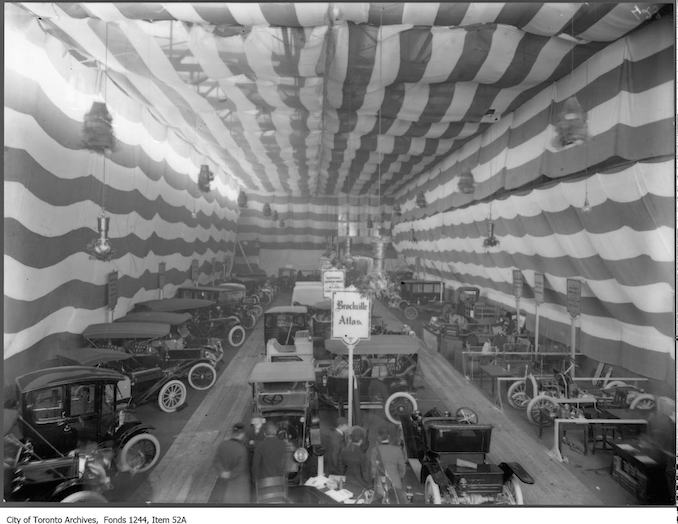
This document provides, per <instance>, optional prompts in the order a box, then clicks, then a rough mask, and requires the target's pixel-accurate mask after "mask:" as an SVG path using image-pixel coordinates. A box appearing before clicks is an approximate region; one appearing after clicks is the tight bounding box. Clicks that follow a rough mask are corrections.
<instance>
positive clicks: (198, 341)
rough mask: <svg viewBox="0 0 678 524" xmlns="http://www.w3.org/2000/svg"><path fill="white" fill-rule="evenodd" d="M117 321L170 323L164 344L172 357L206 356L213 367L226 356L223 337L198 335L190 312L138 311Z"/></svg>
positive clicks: (190, 357) (116, 320)
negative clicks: (193, 330)
mask: <svg viewBox="0 0 678 524" xmlns="http://www.w3.org/2000/svg"><path fill="white" fill-rule="evenodd" d="M115 322H143V323H151V324H154V323H157V324H169V326H170V334H169V336H168V340H166V341H164V342H165V344H163V346H164V347H165V348H166V349H167V350H168V351H171V354H170V355H169V356H170V358H171V359H187V360H188V359H192V358H206V359H207V360H209V361H210V363H211V364H212V366H213V367H215V368H216V367H217V366H218V365H219V363H220V362H221V361H222V360H223V358H224V349H223V346H222V345H221V339H219V338H217V337H211V338H210V337H201V336H196V335H195V334H194V333H193V332H192V331H191V329H195V328H194V327H193V317H192V316H191V314H190V313H172V312H165V311H136V312H132V313H127V314H126V315H125V316H124V317H120V318H116V319H115Z"/></svg>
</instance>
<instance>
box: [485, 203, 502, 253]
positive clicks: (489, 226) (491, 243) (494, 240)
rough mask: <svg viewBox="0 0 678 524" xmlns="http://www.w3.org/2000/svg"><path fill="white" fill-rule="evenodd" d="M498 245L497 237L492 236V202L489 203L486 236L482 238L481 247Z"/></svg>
mask: <svg viewBox="0 0 678 524" xmlns="http://www.w3.org/2000/svg"><path fill="white" fill-rule="evenodd" d="M497 245H499V239H498V238H497V237H495V236H494V222H493V221H492V204H490V216H489V217H488V220H487V238H485V239H484V240H483V247H494V246H497Z"/></svg>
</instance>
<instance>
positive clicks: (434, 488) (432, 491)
mask: <svg viewBox="0 0 678 524" xmlns="http://www.w3.org/2000/svg"><path fill="white" fill-rule="evenodd" d="M424 503H425V504H442V503H443V501H442V497H441V496H440V486H438V484H436V481H435V480H433V477H432V476H431V475H429V476H427V477H426V482H424Z"/></svg>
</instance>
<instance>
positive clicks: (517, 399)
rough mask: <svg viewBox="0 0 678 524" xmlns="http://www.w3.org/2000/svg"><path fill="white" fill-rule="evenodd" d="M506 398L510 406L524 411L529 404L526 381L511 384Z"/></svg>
mask: <svg viewBox="0 0 678 524" xmlns="http://www.w3.org/2000/svg"><path fill="white" fill-rule="evenodd" d="M506 398H507V400H508V403H509V406H511V407H512V408H516V409H524V408H525V407H526V406H527V403H528V402H529V399H528V397H527V394H526V393H525V381H524V380H518V381H516V382H514V383H513V384H511V385H510V386H509V388H508V391H507V392H506Z"/></svg>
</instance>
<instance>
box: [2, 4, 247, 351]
mask: <svg viewBox="0 0 678 524" xmlns="http://www.w3.org/2000/svg"><path fill="white" fill-rule="evenodd" d="M7 13H8V14H9V15H10V16H8V18H7V20H6V25H5V49H6V52H5V91H4V92H5V127H4V133H5V149H4V173H5V179H4V186H3V191H4V208H5V216H4V228H5V237H4V238H5V241H4V246H5V253H4V275H5V278H4V358H5V360H6V361H7V359H11V357H15V356H19V357H20V358H22V359H23V358H24V357H25V355H29V357H26V358H31V359H32V361H33V362H34V361H35V359H36V354H41V352H42V354H44V351H47V350H48V348H49V346H50V345H51V346H53V347H54V346H55V344H56V345H58V344H59V340H71V339H72V337H70V338H69V334H77V333H81V332H82V330H83V329H84V328H85V327H86V326H87V325H89V324H91V323H94V322H102V321H105V320H107V315H108V314H107V309H106V279H107V275H108V273H109V272H111V271H118V275H119V282H118V297H119V299H118V305H117V307H116V309H115V312H114V313H115V316H120V315H122V314H124V313H125V312H127V310H128V309H129V308H130V307H131V305H132V304H134V303H135V302H137V301H140V300H144V299H149V298H157V296H158V293H159V290H158V274H157V273H158V266H159V264H160V263H161V262H164V263H165V264H166V267H167V271H166V274H165V282H166V288H165V291H166V293H167V294H171V293H172V290H173V288H174V287H175V286H177V285H179V284H182V283H184V282H185V281H186V280H187V279H188V278H189V277H190V266H191V263H192V261H193V260H194V259H195V260H197V261H198V263H199V267H200V273H201V276H200V278H201V279H205V278H207V275H208V274H209V273H211V271H212V267H211V265H212V259H213V258H216V259H217V260H223V258H224V257H225V256H227V255H228V254H230V253H232V250H233V241H234V238H235V229H236V225H237V221H238V214H239V213H238V209H237V205H236V203H235V199H236V196H237V191H238V186H237V184H236V183H235V181H234V180H232V179H231V178H230V177H229V176H228V175H227V174H226V173H224V171H223V169H222V168H221V159H220V158H218V157H216V156H211V154H212V153H213V150H210V148H209V147H208V145H207V144H205V143H202V142H201V141H200V140H195V141H191V142H189V141H187V140H186V139H185V138H184V137H183V136H182V135H181V134H180V133H179V132H177V131H176V130H175V129H173V128H171V127H170V126H167V125H166V124H165V123H163V122H162V121H159V120H158V119H157V118H156V116H155V115H154V114H153V112H152V111H149V110H148V108H147V107H146V106H145V105H144V102H143V100H139V99H136V98H134V97H133V96H131V95H130V93H128V92H127V91H126V90H124V89H123V88H122V87H120V86H119V85H117V84H116V83H114V82H111V81H108V82H106V81H105V80H104V79H103V77H102V75H101V73H97V69H96V68H88V67H87V65H85V64H82V63H80V62H79V61H77V60H75V59H74V58H73V56H71V55H70V54H68V53H67V52H66V48H65V46H64V45H63V44H62V43H61V42H60V41H58V40H57V39H55V38H54V37H53V36H51V35H49V34H47V33H45V32H44V31H42V29H41V27H40V25H39V24H38V23H37V22H36V21H35V20H34V19H33V17H30V18H27V17H25V16H24V15H22V14H21V12H20V11H19V10H17V9H16V8H15V9H14V10H12V9H11V8H10V6H7ZM12 15H14V16H12ZM104 98H105V100H106V102H107V105H108V109H109V111H110V112H111V114H112V115H113V128H114V133H115V135H116V139H117V148H116V149H115V150H114V151H113V152H112V153H111V154H110V155H109V156H108V157H107V158H106V160H105V161H104V157H103V156H102V155H101V154H99V153H94V152H90V151H88V150H86V149H85V148H84V145H83V142H82V126H83V117H84V114H85V113H87V111H89V108H90V106H91V105H92V102H93V101H95V100H99V101H103V100H104ZM202 164H207V165H209V166H210V167H211V169H212V171H213V172H214V173H215V175H216V178H215V181H214V182H213V190H212V191H211V192H210V193H203V192H201V191H200V190H199V189H198V186H197V176H198V172H199V170H200V165H202ZM104 210H105V212H106V214H107V215H108V216H109V217H110V238H111V243H112V245H113V248H114V250H115V254H114V257H113V259H112V260H111V261H110V262H104V261H99V260H94V259H91V258H90V257H89V255H88V254H87V253H86V252H85V247H86V245H87V244H88V243H89V242H90V241H91V240H92V239H93V238H95V237H96V234H97V231H96V228H97V222H96V219H97V216H98V215H99V214H100V213H102V211H104ZM73 340H74V339H73ZM29 349H30V350H32V351H26V350H29ZM36 351H38V353H36ZM30 355H32V356H30Z"/></svg>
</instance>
